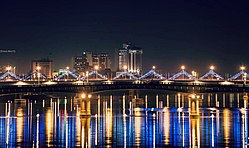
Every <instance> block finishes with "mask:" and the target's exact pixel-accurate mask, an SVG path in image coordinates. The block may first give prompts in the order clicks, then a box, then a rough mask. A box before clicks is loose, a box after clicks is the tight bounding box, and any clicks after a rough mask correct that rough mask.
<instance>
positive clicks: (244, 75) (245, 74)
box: [243, 72, 247, 85]
mask: <svg viewBox="0 0 249 148" xmlns="http://www.w3.org/2000/svg"><path fill="white" fill-rule="evenodd" d="M246 77H247V73H246V72H245V73H244V74H243V78H244V85H246Z"/></svg>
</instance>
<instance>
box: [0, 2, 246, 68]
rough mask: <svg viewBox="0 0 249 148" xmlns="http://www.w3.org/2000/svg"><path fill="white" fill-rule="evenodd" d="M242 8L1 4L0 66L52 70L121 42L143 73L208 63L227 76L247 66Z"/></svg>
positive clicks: (208, 4) (243, 4)
mask: <svg viewBox="0 0 249 148" xmlns="http://www.w3.org/2000/svg"><path fill="white" fill-rule="evenodd" d="M247 6H248V2H242V1H239V2H227V1H226V2H224V1H215V2H214V1H202V2H193V1H188V2H186V1H177V2H176V1H157V2H141V1H136V2H133V1H126V2H125V3H123V2H121V1H105V2H103V1H100V2H78V1H75V2H66V1H63V2H56V1H53V2H51V1H50V2H46V1H43V2H32V1H31V2H23V1H22V2H20V1H16V2H15V1H13V2H8V1H5V2H3V3H2V4H1V6H0V7H1V9H0V12H1V13H0V17H1V20H2V21H1V22H2V23H1V24H0V28H1V29H0V31H1V36H0V49H1V53H0V62H1V65H15V66H16V67H18V68H17V69H16V70H17V71H19V72H21V73H22V72H25V71H27V70H28V68H29V67H30V61H31V60H32V59H40V58H46V57H51V59H53V61H54V63H55V65H56V66H58V67H55V69H58V68H60V67H65V66H67V65H69V63H70V61H71V57H73V56H75V55H77V54H79V53H80V52H81V51H83V50H94V51H96V52H99V51H100V50H106V51H107V52H109V53H113V51H115V50H116V49H117V48H119V47H120V44H122V43H123V42H125V41H127V42H132V43H135V45H136V46H138V47H142V48H143V51H144V54H143V57H144V61H143V65H144V66H143V69H149V68H150V67H151V66H152V65H156V66H157V67H158V68H160V69H162V70H164V71H169V72H174V71H177V70H178V69H179V65H182V64H184V65H186V66H187V67H189V68H191V69H193V70H197V69H199V70H200V71H201V72H205V71H206V70H207V69H208V67H209V66H210V65H212V64H213V65H216V67H217V68H218V70H219V71H220V72H221V73H225V72H233V71H236V70H237V69H238V68H239V66H240V65H249V58H248V57H247V55H249V50H248V49H249V44H248V42H249V41H248V34H249V30H248V27H247V26H248V25H249V19H248V16H249V15H248V14H249V10H248V9H247ZM9 10H11V11H9ZM7 49H10V52H7V53H6V52H4V51H6V50H7ZM69 56H70V57H69ZM111 56H112V57H113V55H111ZM145 59H146V60H145Z"/></svg>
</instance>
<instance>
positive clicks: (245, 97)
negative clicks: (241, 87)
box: [243, 93, 248, 108]
mask: <svg viewBox="0 0 249 148" xmlns="http://www.w3.org/2000/svg"><path fill="white" fill-rule="evenodd" d="M243 100H244V108H247V104H248V95H247V93H245V94H243Z"/></svg>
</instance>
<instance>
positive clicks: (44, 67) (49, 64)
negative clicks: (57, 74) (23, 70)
mask: <svg viewBox="0 0 249 148" xmlns="http://www.w3.org/2000/svg"><path fill="white" fill-rule="evenodd" d="M37 67H40V69H39V72H40V73H41V74H43V75H45V76H46V77H47V78H52V77H53V76H52V74H53V61H52V60H50V59H40V60H33V61H32V63H31V69H32V71H35V70H37Z"/></svg>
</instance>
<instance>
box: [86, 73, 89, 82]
mask: <svg viewBox="0 0 249 148" xmlns="http://www.w3.org/2000/svg"><path fill="white" fill-rule="evenodd" d="M88 76H89V72H88V71H86V83H88Z"/></svg>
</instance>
